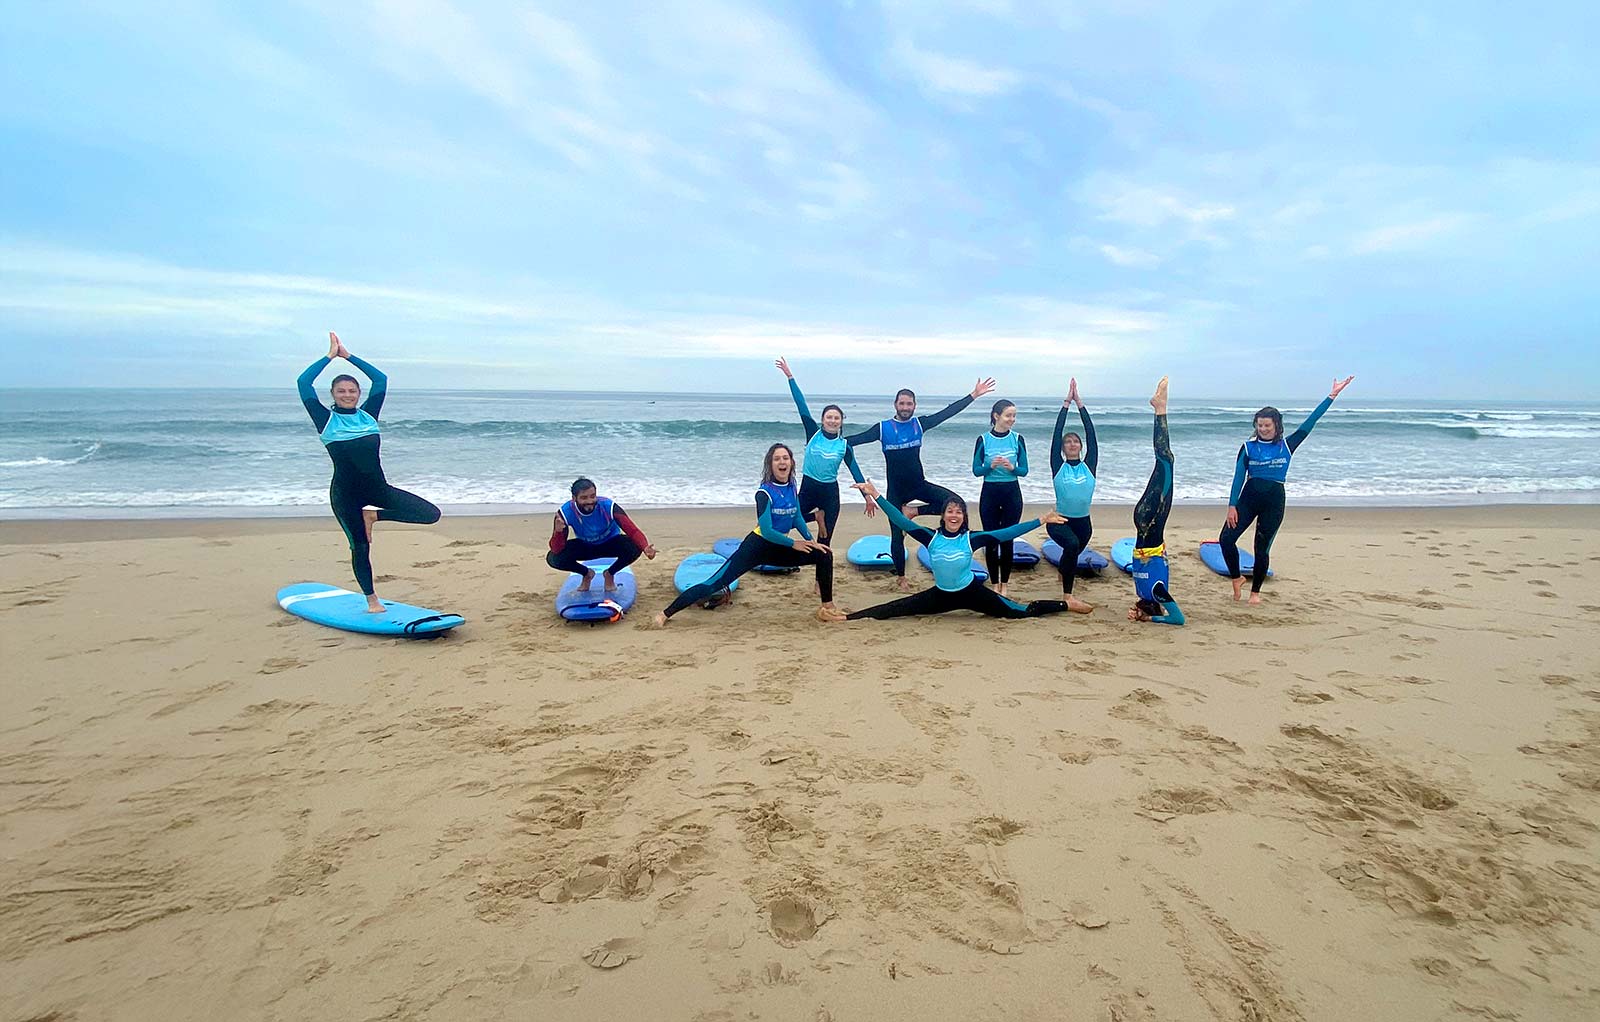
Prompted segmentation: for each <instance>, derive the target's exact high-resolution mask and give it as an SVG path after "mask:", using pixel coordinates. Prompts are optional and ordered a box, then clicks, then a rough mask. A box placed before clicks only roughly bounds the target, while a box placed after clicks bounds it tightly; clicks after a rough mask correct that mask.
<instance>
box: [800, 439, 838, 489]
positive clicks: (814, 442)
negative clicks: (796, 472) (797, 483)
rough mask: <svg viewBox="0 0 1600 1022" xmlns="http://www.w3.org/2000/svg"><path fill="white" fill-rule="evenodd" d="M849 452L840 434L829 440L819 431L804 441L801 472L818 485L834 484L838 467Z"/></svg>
mask: <svg viewBox="0 0 1600 1022" xmlns="http://www.w3.org/2000/svg"><path fill="white" fill-rule="evenodd" d="M849 450H850V444H849V443H848V442H847V441H846V440H845V438H844V436H843V435H842V434H841V435H839V436H835V437H834V438H833V439H831V440H830V439H828V437H827V436H825V435H824V434H823V432H822V430H820V429H819V430H817V431H816V432H815V433H813V434H812V435H811V439H810V440H807V441H806V458H805V467H804V468H803V469H802V470H801V471H802V473H803V474H804V475H806V476H807V477H809V478H811V479H815V480H816V481H817V482H819V483H836V482H838V481H839V466H840V465H843V464H844V456H845V454H846V453H847V452H848V451H849Z"/></svg>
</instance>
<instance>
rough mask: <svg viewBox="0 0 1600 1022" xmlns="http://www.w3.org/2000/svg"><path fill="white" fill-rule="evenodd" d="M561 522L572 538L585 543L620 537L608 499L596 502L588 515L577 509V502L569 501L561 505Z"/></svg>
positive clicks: (604, 498) (609, 499) (610, 502)
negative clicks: (570, 532) (569, 531)
mask: <svg viewBox="0 0 1600 1022" xmlns="http://www.w3.org/2000/svg"><path fill="white" fill-rule="evenodd" d="M561 520H562V521H564V522H566V523H567V528H569V529H571V530H572V535H573V538H575V539H579V540H582V541H583V542H585V543H604V542H605V541H606V540H608V539H612V538H614V537H616V536H620V535H622V526H620V525H618V524H617V519H616V515H615V513H614V512H613V511H612V500H611V498H610V497H601V498H600V499H599V500H597V501H596V502H595V505H594V510H593V511H590V512H589V513H588V514H584V513H583V512H582V511H581V510H579V509H578V502H577V501H575V500H569V501H567V502H566V503H565V504H562V505H561Z"/></svg>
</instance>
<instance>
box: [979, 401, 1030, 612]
mask: <svg viewBox="0 0 1600 1022" xmlns="http://www.w3.org/2000/svg"><path fill="white" fill-rule="evenodd" d="M1016 424H1017V406H1016V404H1015V403H1013V402H1011V401H1007V400H1005V399H1004V398H1002V399H1001V400H999V401H996V402H995V403H994V407H993V408H991V409H989V429H988V432H986V433H983V434H982V435H980V436H979V437H978V442H977V445H976V446H975V447H973V449H972V474H973V475H975V476H977V477H978V478H979V479H982V480H983V490H982V492H981V493H979V494H978V521H979V522H980V523H981V524H982V525H983V527H984V529H985V530H987V531H989V532H998V531H999V530H1001V529H1008V528H1010V527H1011V526H1013V525H1015V524H1017V523H1018V522H1020V521H1022V484H1021V483H1019V482H1018V481H1017V480H1019V479H1021V478H1022V477H1023V476H1025V475H1027V474H1028V445H1027V444H1026V443H1025V442H1024V441H1023V439H1022V434H1021V433H1018V432H1017V431H1016V429H1015V428H1014V427H1015V426H1016ZM1013 542H1014V541H1013V540H1009V539H1008V540H1003V541H1002V542H999V543H995V544H984V547H983V559H984V561H985V562H987V563H988V565H989V579H990V581H992V582H993V583H994V591H995V592H997V593H999V594H1000V595H1001V596H1004V595H1006V584H1007V583H1008V582H1010V581H1011V560H1012V556H1013V553H1014V550H1015V548H1014V547H1013V546H1012V543H1013Z"/></svg>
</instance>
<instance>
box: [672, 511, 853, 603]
mask: <svg viewBox="0 0 1600 1022" xmlns="http://www.w3.org/2000/svg"><path fill="white" fill-rule="evenodd" d="M791 507H794V505H791ZM756 522H757V525H756V529H755V531H754V532H752V533H750V534H749V535H748V536H746V537H745V538H744V542H743V543H740V544H739V549H737V550H735V551H734V552H733V556H732V557H729V558H728V561H727V563H726V564H724V565H723V566H722V569H721V570H720V571H718V572H717V573H716V574H715V575H713V576H711V578H709V579H707V580H706V581H704V582H701V583H700V584H699V585H694V586H690V587H689V588H688V589H685V590H684V591H683V592H681V593H679V594H678V598H677V599H676V600H673V601H672V602H671V603H670V604H668V605H667V609H666V611H665V613H666V615H667V617H671V616H672V615H674V614H676V613H677V612H678V611H680V610H683V609H684V608H685V607H688V606H690V605H692V604H695V603H701V602H704V601H706V600H709V599H710V598H711V597H713V596H716V595H717V594H718V593H720V592H722V591H723V590H724V589H726V588H728V586H729V585H731V584H732V583H733V580H734V579H736V578H738V577H739V576H740V575H743V574H744V573H745V572H747V571H750V570H751V569H752V568H755V567H756V566H758V565H762V564H776V565H779V566H780V567H795V568H798V567H801V566H803V565H807V564H814V565H816V566H817V589H818V591H819V592H820V594H821V596H822V602H823V603H832V602H833V555H831V554H829V553H826V552H824V551H822V550H805V551H801V550H796V549H795V548H794V540H792V539H790V538H789V536H788V535H787V532H786V531H779V527H775V526H774V523H773V518H772V498H771V497H770V496H768V494H767V492H766V490H764V489H761V490H757V491H756ZM794 528H795V530H796V531H798V532H799V533H800V535H802V536H804V537H805V538H806V539H810V538H811V531H810V530H809V529H807V528H806V520H805V519H804V518H802V517H798V516H797V517H796V518H795V521H794Z"/></svg>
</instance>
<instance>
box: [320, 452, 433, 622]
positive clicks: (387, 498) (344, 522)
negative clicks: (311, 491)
mask: <svg viewBox="0 0 1600 1022" xmlns="http://www.w3.org/2000/svg"><path fill="white" fill-rule="evenodd" d="M328 503H330V504H332V505H333V517H334V518H335V519H337V520H338V522H339V527H340V528H342V529H343V530H344V538H345V539H347V540H349V542H350V567H351V568H352V569H353V570H354V571H355V573H356V583H357V584H358V585H360V586H361V591H362V592H363V593H365V594H366V595H368V596H371V595H372V544H371V542H370V541H369V540H368V539H367V522H366V519H365V518H363V517H362V514H361V512H362V511H363V510H364V509H365V508H366V506H367V505H368V504H371V505H372V506H373V507H376V508H378V521H380V522H406V523H408V524H411V525H432V524H433V523H434V522H437V521H438V520H439V509H438V508H437V507H435V506H434V505H433V504H432V503H431V502H430V501H427V500H424V499H423V498H421V497H419V496H417V495H416V494H415V493H411V492H409V491H406V490H402V489H400V488H399V487H398V486H390V485H389V484H388V483H378V484H374V485H369V486H365V487H359V488H358V487H346V486H341V485H340V484H339V480H338V479H337V478H335V479H334V481H333V484H332V485H331V486H329V487H328Z"/></svg>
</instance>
